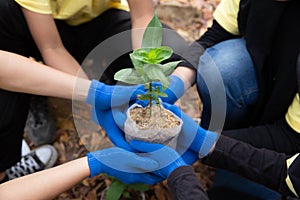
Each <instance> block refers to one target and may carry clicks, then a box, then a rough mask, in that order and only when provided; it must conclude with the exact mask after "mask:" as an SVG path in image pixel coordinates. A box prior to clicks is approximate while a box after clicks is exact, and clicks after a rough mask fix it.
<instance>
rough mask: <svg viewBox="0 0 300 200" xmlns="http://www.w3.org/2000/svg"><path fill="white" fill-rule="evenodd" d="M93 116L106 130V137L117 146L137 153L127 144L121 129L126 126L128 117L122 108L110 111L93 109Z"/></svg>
mask: <svg viewBox="0 0 300 200" xmlns="http://www.w3.org/2000/svg"><path fill="white" fill-rule="evenodd" d="M91 116H92V119H93V120H94V121H95V122H96V123H97V124H99V125H100V126H101V127H102V128H103V129H104V130H105V132H106V135H107V136H108V138H109V139H110V141H111V142H112V143H113V144H114V145H115V146H117V147H120V148H123V149H126V150H128V151H132V152H135V150H134V149H132V148H131V147H130V145H129V144H128V143H127V142H126V140H125V138H124V132H123V131H122V130H121V129H120V128H119V127H123V126H124V123H125V120H126V115H125V113H123V112H122V110H121V108H120V107H118V108H113V109H109V110H99V109H98V110H96V109H95V108H94V107H93V108H92V110H91Z"/></svg>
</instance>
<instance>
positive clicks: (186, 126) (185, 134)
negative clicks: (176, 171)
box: [164, 103, 218, 164]
mask: <svg viewBox="0 0 300 200" xmlns="http://www.w3.org/2000/svg"><path fill="white" fill-rule="evenodd" d="M164 107H165V108H166V109H168V110H170V111H172V112H173V113H174V114H176V115H177V116H178V117H179V118H181V119H182V121H183V126H182V129H181V133H180V134H179V137H178V140H177V148H178V149H176V150H177V151H178V152H179V154H181V153H184V154H183V155H182V157H183V159H184V160H185V161H186V162H187V163H188V164H192V163H191V162H194V161H196V159H198V158H200V159H201V158H203V157H205V156H207V155H208V153H209V151H210V149H211V148H212V147H213V145H214V144H215V143H216V142H217V139H218V133H215V132H212V131H208V130H205V129H203V128H201V127H200V126H199V125H198V124H197V123H196V122H195V121H194V120H193V119H192V118H191V117H189V116H188V115H186V114H185V113H184V112H182V111H181V110H180V109H179V108H178V107H177V106H174V105H170V104H167V103H164ZM186 150H187V151H186Z"/></svg>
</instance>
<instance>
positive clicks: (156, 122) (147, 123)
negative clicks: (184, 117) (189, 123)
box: [130, 106, 180, 130]
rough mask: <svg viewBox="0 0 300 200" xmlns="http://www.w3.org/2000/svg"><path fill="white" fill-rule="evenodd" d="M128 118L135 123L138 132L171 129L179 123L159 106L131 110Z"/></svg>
mask: <svg viewBox="0 0 300 200" xmlns="http://www.w3.org/2000/svg"><path fill="white" fill-rule="evenodd" d="M130 117H131V118H132V119H133V120H134V121H135V123H136V125H137V127H138V128H139V129H140V130H147V129H152V128H154V129H155V128H157V127H158V128H173V127H176V126H178V125H179V124H180V121H179V120H178V119H177V118H176V117H175V116H174V115H173V113H171V112H170V111H168V110H166V109H164V108H161V107H160V106H152V108H151V109H150V107H145V108H140V107H137V108H133V109H131V110H130Z"/></svg>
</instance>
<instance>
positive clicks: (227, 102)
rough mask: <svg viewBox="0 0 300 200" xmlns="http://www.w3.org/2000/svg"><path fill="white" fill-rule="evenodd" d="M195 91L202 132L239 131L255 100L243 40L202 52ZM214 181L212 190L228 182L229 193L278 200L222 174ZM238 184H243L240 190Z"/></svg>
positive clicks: (254, 84) (252, 73)
mask: <svg viewBox="0 0 300 200" xmlns="http://www.w3.org/2000/svg"><path fill="white" fill-rule="evenodd" d="M197 89H198V92H199V95H200V98H201V101H202V103H203V110H202V117H201V126H202V127H203V128H206V129H210V130H213V131H215V130H219V129H222V128H223V129H235V128H238V127H239V124H240V123H242V122H243V120H245V116H246V114H247V112H248V108H249V106H250V105H253V104H254V103H255V102H256V100H257V97H258V84H257V79H256V72H255V68H254V64H253V61H252V59H251V56H250V54H249V52H248V50H247V48H246V43H245V40H244V39H232V40H227V41H224V42H221V43H219V44H216V45H214V46H212V47H210V48H207V49H206V51H205V53H204V54H203V55H202V56H201V57H200V61H199V66H198V73H197ZM215 94H221V95H220V96H216V95H215ZM222 94H224V95H222ZM214 98H215V99H214ZM220 105H222V106H220ZM223 107H225V108H223ZM222 112H223V113H222ZM214 116H218V117H214ZM220 121H222V123H220ZM222 125H224V126H223V127H222ZM224 179H226V180H228V181H225V180H224ZM215 180H216V181H215V182H214V185H215V186H228V182H231V184H230V188H232V189H234V188H236V189H237V190H239V191H241V190H242V191H243V192H249V193H251V194H252V193H253V191H260V192H259V195H260V197H261V198H262V199H274V198H273V197H274V196H276V197H279V194H278V193H276V192H274V191H272V190H269V189H267V188H265V187H263V186H262V185H259V184H256V183H254V182H250V181H248V180H247V179H246V180H245V179H244V178H242V177H240V176H238V175H236V174H231V173H229V172H227V171H224V170H217V173H216V177H215ZM241 183H247V184H242V186H241ZM241 188H243V189H241ZM254 188H257V189H255V190H253V189H254Z"/></svg>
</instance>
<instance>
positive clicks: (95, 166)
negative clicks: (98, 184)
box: [87, 153, 103, 178]
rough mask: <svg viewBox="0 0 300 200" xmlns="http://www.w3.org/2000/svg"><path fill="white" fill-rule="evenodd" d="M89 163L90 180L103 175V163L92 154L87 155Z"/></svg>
mask: <svg viewBox="0 0 300 200" xmlns="http://www.w3.org/2000/svg"><path fill="white" fill-rule="evenodd" d="M87 161H88V165H89V169H90V176H89V177H90V178H92V177H94V176H97V175H98V174H100V173H102V172H103V170H102V163H101V162H100V161H99V160H98V159H97V158H95V157H94V156H93V154H92V153H88V154H87Z"/></svg>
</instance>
